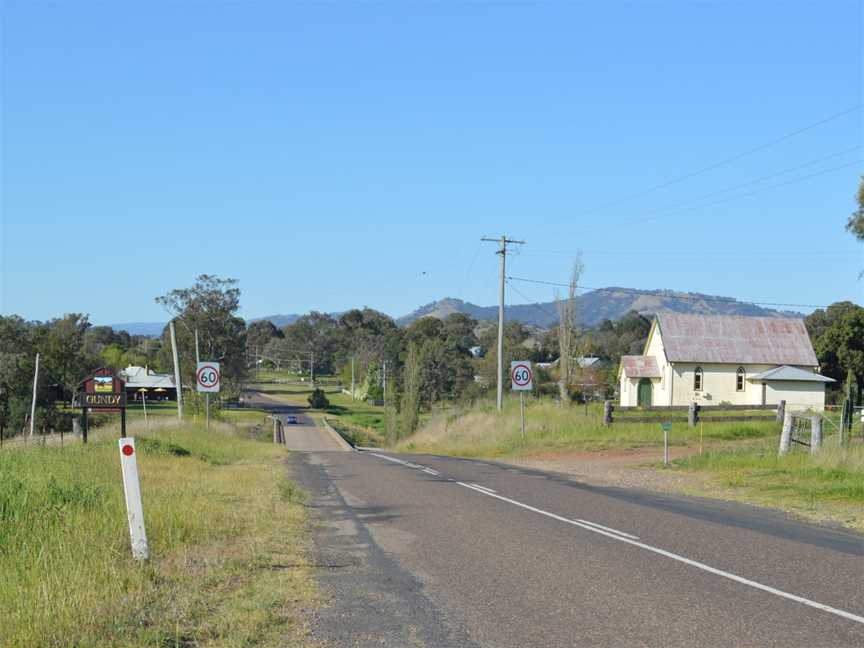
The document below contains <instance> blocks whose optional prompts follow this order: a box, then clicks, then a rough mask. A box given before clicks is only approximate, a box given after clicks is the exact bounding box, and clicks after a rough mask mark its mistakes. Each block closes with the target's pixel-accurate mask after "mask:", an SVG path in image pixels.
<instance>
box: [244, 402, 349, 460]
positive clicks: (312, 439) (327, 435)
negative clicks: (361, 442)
mask: <svg viewBox="0 0 864 648" xmlns="http://www.w3.org/2000/svg"><path fill="white" fill-rule="evenodd" d="M244 400H245V402H247V403H248V404H249V405H250V406H252V407H257V408H260V409H266V410H270V412H272V415H273V416H276V417H278V418H279V419H280V420H281V421H282V422H283V423H284V428H283V429H284V430H285V445H286V446H287V447H288V449H289V450H294V451H297V452H314V451H325V452H326V451H333V452H346V451H348V450H350V447H349V446H348V444H347V443H346V442H345V441H343V440H342V439H341V438H340V437H339V436H338V435H337V434H334V433H333V432H330V431H328V430H326V429H324V428H322V427H320V426H317V425H316V423H315V420H314V419H313V418H312V417H311V416H309V415H308V414H306V412H305V408H303V407H299V406H296V405H288V404H286V403H283V402H281V401H279V400H276V399H275V398H271V397H270V396H267V395H266V394H262V393H260V392H250V393H248V394H245V395H244ZM289 416H293V417H294V419H295V420H296V421H297V422H296V423H288V417H289Z"/></svg>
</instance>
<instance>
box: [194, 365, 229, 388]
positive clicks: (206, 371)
mask: <svg viewBox="0 0 864 648" xmlns="http://www.w3.org/2000/svg"><path fill="white" fill-rule="evenodd" d="M221 378H222V376H221V375H220V373H219V363H218V362H199V363H198V371H196V372H195V382H196V383H198V385H197V387H198V391H200V392H218V391H219V383H220V381H221Z"/></svg>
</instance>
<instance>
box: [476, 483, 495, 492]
mask: <svg viewBox="0 0 864 648" xmlns="http://www.w3.org/2000/svg"><path fill="white" fill-rule="evenodd" d="M471 485H472V486H473V487H474V488H482V489H483V490H484V491H486V492H487V493H497V492H498V491H496V490H493V489H491V488H489V487H488V486H481V485H480V484H475V483H474V482H471Z"/></svg>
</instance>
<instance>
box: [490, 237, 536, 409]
mask: <svg viewBox="0 0 864 648" xmlns="http://www.w3.org/2000/svg"><path fill="white" fill-rule="evenodd" d="M480 240H481V241H491V242H493V243H498V244H499V245H500V246H501V247H500V248H498V251H497V252H496V253H495V254H498V255H499V256H500V257H501V259H500V263H499V270H500V275H499V293H500V294H499V302H498V398H497V404H498V411H499V412H500V411H501V408H502V407H503V406H504V281H505V279H506V274H505V273H506V266H507V245H508V244H513V245H524V244H525V241H516V240H513V239H508V238H507V237H506V236H504V235H503V234H502V235H501V238H487V237H483V238H481V239H480Z"/></svg>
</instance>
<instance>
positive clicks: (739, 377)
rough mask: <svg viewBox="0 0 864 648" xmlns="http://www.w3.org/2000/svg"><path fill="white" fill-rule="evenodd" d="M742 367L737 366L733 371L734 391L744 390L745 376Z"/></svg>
mask: <svg viewBox="0 0 864 648" xmlns="http://www.w3.org/2000/svg"><path fill="white" fill-rule="evenodd" d="M746 373H747V372H745V371H744V367H738V371H737V372H736V373H735V391H744V377H745V376H746Z"/></svg>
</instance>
